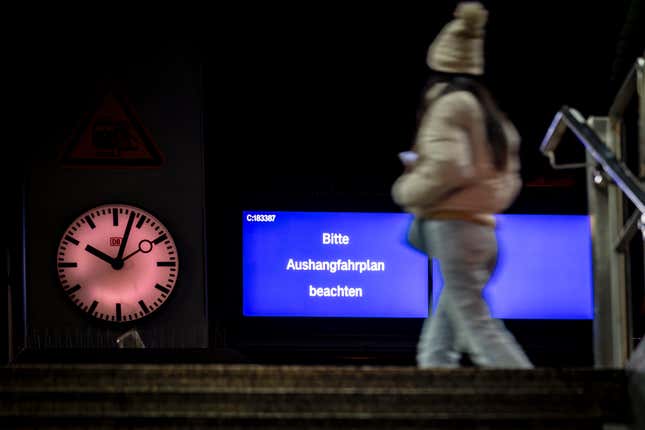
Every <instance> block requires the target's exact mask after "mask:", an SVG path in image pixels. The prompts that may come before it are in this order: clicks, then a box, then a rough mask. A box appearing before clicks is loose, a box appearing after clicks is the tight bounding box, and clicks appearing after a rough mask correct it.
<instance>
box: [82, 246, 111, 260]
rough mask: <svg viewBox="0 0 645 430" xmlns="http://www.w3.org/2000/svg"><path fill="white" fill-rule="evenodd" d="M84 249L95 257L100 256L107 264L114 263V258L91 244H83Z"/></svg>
mask: <svg viewBox="0 0 645 430" xmlns="http://www.w3.org/2000/svg"><path fill="white" fill-rule="evenodd" d="M85 250H86V251H87V252H89V253H90V254H92V255H93V256H95V257H98V258H100V259H101V260H103V261H105V262H106V263H108V264H114V258H112V257H110V256H109V255H107V254H106V253H104V252H102V251H99V250H98V249H96V248H94V247H93V246H92V245H87V246H85Z"/></svg>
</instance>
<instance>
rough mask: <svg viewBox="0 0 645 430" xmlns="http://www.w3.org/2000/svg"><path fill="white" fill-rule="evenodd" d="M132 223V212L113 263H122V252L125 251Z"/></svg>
mask: <svg viewBox="0 0 645 430" xmlns="http://www.w3.org/2000/svg"><path fill="white" fill-rule="evenodd" d="M133 222H134V212H130V218H128V225H126V226H125V233H123V238H122V239H121V246H120V247H119V253H118V254H117V255H116V258H115V261H119V262H123V252H124V251H125V245H126V244H127V243H128V237H130V230H132V223H133Z"/></svg>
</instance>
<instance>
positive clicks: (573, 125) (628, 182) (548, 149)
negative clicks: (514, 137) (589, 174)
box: [540, 106, 645, 213]
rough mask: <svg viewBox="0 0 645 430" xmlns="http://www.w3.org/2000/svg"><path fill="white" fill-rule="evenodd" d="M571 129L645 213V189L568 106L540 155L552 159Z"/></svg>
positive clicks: (549, 135)
mask: <svg viewBox="0 0 645 430" xmlns="http://www.w3.org/2000/svg"><path fill="white" fill-rule="evenodd" d="M566 127H568V128H570V129H571V130H572V131H573V133H574V134H575V135H576V136H577V137H578V139H579V140H580V142H581V143H582V144H583V145H584V146H585V148H586V149H587V151H588V152H589V153H590V154H591V155H592V157H593V158H594V159H595V160H596V161H597V162H598V163H599V164H600V165H601V166H602V167H603V169H604V170H605V172H606V173H607V174H608V175H609V177H610V178H611V179H612V180H613V181H614V183H615V184H616V185H617V186H618V187H619V188H620V189H621V191H622V192H623V193H624V194H625V195H626V196H627V197H628V198H629V200H631V202H632V203H633V204H634V205H635V206H636V208H637V209H638V210H639V211H640V212H641V213H645V189H643V187H642V185H641V183H640V182H639V180H638V179H637V178H636V177H635V176H634V175H633V174H632V172H631V171H630V170H629V169H628V168H627V166H625V164H624V163H622V162H620V161H619V160H618V159H617V158H616V155H615V154H614V152H613V151H612V150H611V149H610V148H609V147H608V146H607V145H606V144H605V143H604V142H603V141H602V140H601V139H600V137H598V135H597V134H596V132H595V131H593V129H592V128H591V127H589V126H588V125H587V123H586V122H585V120H584V118H583V117H582V115H581V114H580V113H579V112H578V111H576V110H575V109H572V108H570V107H568V106H563V107H562V108H561V109H560V111H559V112H558V113H557V114H556V115H555V117H554V118H553V121H552V122H551V125H550V126H549V129H548V131H547V134H546V136H545V137H544V139H543V140H542V144H541V145H540V151H542V153H543V154H544V155H546V156H547V157H549V158H552V157H553V151H554V150H555V148H556V147H557V146H558V144H559V143H560V140H561V139H562V135H563V134H564V131H565V130H566Z"/></svg>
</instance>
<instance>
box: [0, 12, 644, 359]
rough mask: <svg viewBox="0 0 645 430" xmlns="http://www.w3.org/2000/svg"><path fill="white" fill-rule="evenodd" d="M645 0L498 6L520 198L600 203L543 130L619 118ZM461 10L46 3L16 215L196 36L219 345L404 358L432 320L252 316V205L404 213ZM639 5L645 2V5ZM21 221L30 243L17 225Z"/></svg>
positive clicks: (546, 348) (19, 127) (499, 92)
mask: <svg viewBox="0 0 645 430" xmlns="http://www.w3.org/2000/svg"><path fill="white" fill-rule="evenodd" d="M641 3H642V2H640V1H632V2H630V1H622V2H621V1H612V2H609V1H603V2H593V3H592V2H584V1H571V2H569V1H567V2H562V1H530V2H507V1H487V2H484V4H485V5H486V6H487V7H488V9H489V12H490V15H489V22H488V26H487V34H486V45H485V53H486V77H485V79H486V83H487V84H488V85H489V87H490V88H491V90H492V92H493V94H494V95H495V96H496V98H497V100H498V102H499V104H500V106H501V108H502V109H503V110H504V111H506V112H507V113H508V115H509V117H510V118H511V120H512V121H513V122H514V123H515V124H516V125H517V127H518V129H519V131H520V134H521V135H522V139H523V140H522V152H521V157H522V177H523V180H524V184H525V186H524V188H523V190H522V192H521V194H520V196H519V198H518V199H517V201H516V202H515V204H514V205H513V206H512V207H511V208H509V211H508V212H510V213H580V214H582V213H586V212H587V208H586V196H585V177H584V172H583V171H554V170H553V169H552V168H551V167H550V166H549V165H548V162H547V160H546V158H544V157H543V156H542V155H541V153H540V152H539V144H540V141H541V139H542V137H543V136H544V133H545V132H546V129H547V127H548V125H549V123H550V121H551V119H552V118H553V115H554V114H555V112H556V111H557V110H558V109H559V108H560V107H561V106H562V105H563V104H567V105H570V106H572V107H574V108H576V109H578V110H579V111H580V112H581V113H582V114H583V115H585V116H588V115H606V114H607V112H608V109H609V106H610V104H611V100H612V99H613V95H614V94H615V92H616V90H617V88H618V87H619V85H620V83H621V82H622V79H623V78H624V75H625V74H626V72H627V71H628V69H629V67H630V66H631V64H632V61H633V60H634V59H635V57H636V55H638V54H639V53H640V52H642V51H643V40H645V36H643V31H642V29H643V27H644V26H645V25H643V21H642V10H643V8H642V5H641ZM454 7H455V2H453V1H441V2H427V3H425V4H413V3H409V2H405V3H402V2H386V3H382V4H378V5H377V4H375V3H374V4H367V3H365V4H361V5H359V4H352V5H347V4H345V3H341V2H338V3H322V2H321V3H307V4H301V5H287V4H284V5H275V4H271V5H269V4H252V3H243V4H238V5H236V6H230V5H213V6H212V8H210V9H209V10H208V11H207V10H188V8H185V9H182V8H177V7H175V8H173V9H172V10H170V9H165V10H161V11H159V10H156V11H154V12H155V13H152V12H145V13H141V11H134V10H132V9H127V10H103V11H96V12H92V13H81V12H79V11H70V12H69V13H65V11H61V10H60V9H56V10H51V11H46V10H40V14H39V15H38V16H39V17H40V18H38V17H35V18H32V19H29V20H28V22H25V25H23V26H18V28H19V31H16V32H14V33H13V34H12V37H11V38H10V39H9V40H11V42H12V43H10V44H9V47H8V50H7V54H6V55H7V57H8V58H9V60H10V61H8V63H7V69H8V72H9V76H8V78H7V80H6V89H7V94H8V106H9V107H10V108H9V116H8V117H7V119H8V124H7V128H8V130H9V134H8V136H9V139H7V142H6V144H5V145H4V146H5V156H6V163H5V165H6V167H5V170H4V172H5V174H6V179H5V181H4V183H5V184H6V187H7V190H8V192H7V196H6V201H7V202H8V203H7V206H6V207H7V208H8V209H7V210H6V211H5V213H6V215H7V216H8V217H9V219H10V224H9V225H15V223H14V222H13V221H15V217H16V216H17V214H16V212H17V209H16V208H18V207H19V194H20V185H21V182H22V178H23V177H24V175H23V172H24V170H25V167H28V166H29V164H30V163H31V162H32V161H33V160H34V159H49V158H51V157H54V156H55V154H57V153H58V152H59V151H60V149H61V147H62V145H63V142H64V140H65V138H66V136H68V135H69V133H70V131H71V129H72V128H73V127H74V125H75V124H76V122H77V119H78V116H79V114H80V112H82V110H83V107H84V106H86V105H87V103H88V101H89V100H90V99H92V98H93V97H95V94H94V93H95V92H96V91H98V88H100V87H101V86H102V85H103V84H104V83H105V82H106V81H110V80H116V81H119V80H128V77H129V76H131V75H133V74H136V70H138V69H139V68H141V67H143V66H145V65H146V64H149V63H151V62H152V63H154V62H158V61H159V60H160V59H163V60H164V61H168V62H175V61H178V60H177V58H175V57H173V54H172V53H173V52H176V50H177V49H176V48H177V47H181V48H182V49H184V50H185V54H184V55H187V56H191V57H193V58H196V59H198V60H199V61H200V62H201V63H202V64H203V69H202V70H203V103H204V123H205V130H204V144H205V151H206V175H207V179H206V204H207V227H208V249H209V256H210V258H209V285H208V288H209V291H210V296H209V297H210V308H211V312H210V317H211V320H212V322H213V328H212V330H211V333H212V336H213V339H212V344H214V345H215V346H223V347H228V346H231V347H234V348H246V349H247V350H248V351H251V352H249V353H248V354H249V355H248V356H249V357H251V359H266V360H276V361H288V360H303V361H307V360H312V358H311V356H312V354H319V353H320V351H326V352H327V354H328V356H329V357H331V358H330V359H331V360H339V359H340V360H341V361H342V360H344V359H347V360H360V359H361V357H363V358H365V359H370V358H373V357H374V356H375V355H374V351H376V350H378V349H379V348H380V347H382V346H383V345H388V346H389V348H385V349H384V350H381V353H382V354H381V355H380V356H379V357H381V358H382V359H383V360H391V361H396V360H402V361H404V362H405V361H406V360H409V359H410V354H409V352H410V345H412V344H413V342H414V339H415V337H416V334H417V329H418V327H419V324H420V322H419V321H398V322H393V321H346V320H338V319H333V320H325V321H319V320H304V321H294V320H288V321H284V320H280V321H265V320H261V321H259V322H258V321H251V322H248V321H242V320H241V319H240V317H239V310H240V308H239V300H240V291H239V287H240V271H239V267H240V261H239V255H240V252H239V251H240V250H239V242H240V236H239V232H240V230H239V210H241V209H281V210H290V209H298V210H361V211H366V210H367V211H370V210H375V211H380V210H384V211H398V210H399V208H397V207H396V206H395V205H394V204H393V203H392V201H391V198H390V195H389V189H390V186H391V184H392V182H393V181H394V179H395V178H396V177H397V176H398V174H400V171H401V167H400V165H399V162H398V159H397V157H396V153H397V152H399V151H401V150H405V149H407V148H408V147H409V146H410V144H411V142H412V139H413V134H414V127H415V115H416V109H417V104H418V101H419V97H420V94H421V90H422V88H423V86H424V84H425V80H426V78H427V68H426V66H425V54H426V50H427V47H428V45H429V44H430V42H431V41H432V40H433V38H434V37H435V36H436V34H437V33H438V32H439V30H440V29H441V28H442V26H443V25H444V24H445V23H446V22H447V21H448V20H449V19H450V18H451V16H452V11H453V10H454ZM630 7H632V8H635V9H634V10H636V12H637V13H638V14H640V15H637V13H635V12H632V14H631V15H628V14H627V11H628V10H629V9H630ZM157 15H158V16H157ZM629 16H632V17H637V18H633V19H634V20H637V21H635V22H631V21H630V19H632V18H629ZM638 20H640V21H638ZM149 79H150V80H151V82H153V83H154V82H155V79H158V77H157V76H155V74H151V75H150V77H149ZM562 146H563V147H562V155H563V156H564V157H565V158H570V159H573V158H576V157H577V158H578V159H582V157H583V156H584V155H583V152H582V150H581V145H579V144H575V145H573V144H572V145H568V146H567V145H562ZM178 180H181V178H178ZM177 210H181V208H177ZM6 235H7V243H8V244H9V247H10V248H11V249H12V250H13V251H14V252H15V251H16V249H17V248H18V247H19V245H17V244H16V232H15V229H11V228H10V229H9V230H8V231H7V234H6ZM216 255H218V257H214V256H216ZM507 323H508V325H509V327H510V328H511V329H512V330H513V331H514V332H515V333H516V335H517V336H518V337H519V338H520V341H522V343H523V345H525V347H527V350H528V352H529V354H532V357H533V358H537V360H538V361H540V362H541V363H543V364H589V363H590V362H591V355H590V354H591V324H590V323H587V322H582V323H575V322H557V321H556V322H553V321H552V322H533V323H532V322H522V321H515V322H513V321H509V322H507ZM379 345H380V346H379ZM294 350H298V351H299V352H297V353H290V352H289V351H294ZM308 351H309V352H311V351H314V352H313V353H308ZM330 351H331V352H330ZM334 351H335V353H334ZM289 357H290V358H289ZM318 357H322V355H318ZM341 357H343V358H341ZM215 359H217V357H215ZM314 360H315V359H314ZM319 360H322V358H319Z"/></svg>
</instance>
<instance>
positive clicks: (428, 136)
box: [392, 83, 521, 218]
mask: <svg viewBox="0 0 645 430" xmlns="http://www.w3.org/2000/svg"><path fill="white" fill-rule="evenodd" d="M445 85H446V84H444V83H441V84H437V85H435V86H433V87H432V88H431V89H430V91H429V92H428V95H427V97H429V98H430V99H433V98H434V97H436V95H438V94H440V93H441V91H443V89H444V88H445ZM503 126H504V130H505V132H506V136H507V141H508V145H509V148H508V161H507V163H506V167H505V169H504V170H502V171H498V170H496V168H495V166H494V164H493V157H492V152H491V148H490V146H489V144H488V142H487V134H486V125H485V120H484V112H483V110H482V107H481V105H480V103H479V101H478V100H477V99H476V97H475V96H474V95H473V94H472V93H470V92H468V91H454V92H449V93H447V94H445V95H442V96H440V97H439V98H438V99H436V100H435V101H433V102H432V103H431V105H430V108H429V109H427V110H426V112H425V113H424V115H423V117H422V118H421V121H420V125H419V129H418V132H417V137H416V141H415V144H414V151H415V152H417V153H418V155H419V158H418V159H417V161H416V162H415V164H414V166H413V168H412V169H411V170H410V171H408V172H405V173H404V174H402V175H401V176H400V177H399V178H398V179H397V180H396V181H395V183H394V185H393V186H392V197H393V199H394V201H395V202H396V203H397V204H398V205H400V206H402V207H403V208H404V209H405V210H406V211H407V212H411V213H413V214H415V215H417V216H419V217H423V218H432V217H433V214H436V213H441V212H444V213H445V212H458V213H466V214H495V213H499V212H501V211H503V210H505V209H506V208H508V206H510V204H511V203H512V202H513V200H514V199H515V197H516V196H517V194H518V192H519V190H520V188H521V179H520V176H519V169H520V162H519V141H520V139H519V135H518V133H517V131H516V129H515V127H514V126H513V125H512V124H511V122H510V121H505V123H504V125H503Z"/></svg>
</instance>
